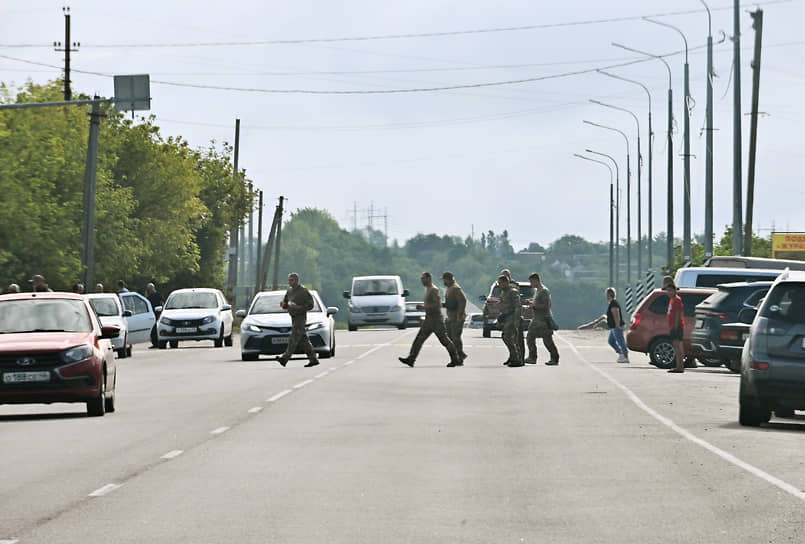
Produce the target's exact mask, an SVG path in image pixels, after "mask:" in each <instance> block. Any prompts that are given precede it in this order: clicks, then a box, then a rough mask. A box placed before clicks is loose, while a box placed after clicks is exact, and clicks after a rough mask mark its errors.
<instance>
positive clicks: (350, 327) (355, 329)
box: [347, 325, 358, 332]
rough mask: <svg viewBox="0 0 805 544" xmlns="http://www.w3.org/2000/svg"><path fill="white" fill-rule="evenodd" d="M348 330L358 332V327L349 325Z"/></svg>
mask: <svg viewBox="0 0 805 544" xmlns="http://www.w3.org/2000/svg"><path fill="white" fill-rule="evenodd" d="M347 328H348V329H349V330H350V331H351V332H355V331H357V330H358V326H357V325H348V326H347Z"/></svg>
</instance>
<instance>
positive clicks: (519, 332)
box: [499, 268, 525, 356]
mask: <svg viewBox="0 0 805 544" xmlns="http://www.w3.org/2000/svg"><path fill="white" fill-rule="evenodd" d="M499 275H503V276H506V277H507V278H509V287H511V288H512V289H513V290H514V291H517V296H519V297H520V304H521V305H522V304H523V297H522V296H521V293H520V284H519V283H517V281H515V279H514V278H513V277H512V273H511V270H509V269H508V268H504V269H503V270H501V271H500V274H499ZM523 317H524V316H523V312H522V308H521V310H520V315H519V316H518V317H517V325H516V327H515V329H514V336H515V339H516V340H517V349H519V350H520V355H523V356H524V355H525V337H524V336H523Z"/></svg>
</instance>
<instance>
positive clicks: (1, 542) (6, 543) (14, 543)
mask: <svg viewBox="0 0 805 544" xmlns="http://www.w3.org/2000/svg"><path fill="white" fill-rule="evenodd" d="M17 542H19V540H0V544H17Z"/></svg>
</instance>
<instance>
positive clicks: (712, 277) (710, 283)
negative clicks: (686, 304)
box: [696, 274, 774, 287]
mask: <svg viewBox="0 0 805 544" xmlns="http://www.w3.org/2000/svg"><path fill="white" fill-rule="evenodd" d="M773 279H774V275H769V274H762V275H758V276H751V275H746V274H699V275H697V276H696V287H716V286H717V285H719V284H722V283H733V282H737V281H771V280H773Z"/></svg>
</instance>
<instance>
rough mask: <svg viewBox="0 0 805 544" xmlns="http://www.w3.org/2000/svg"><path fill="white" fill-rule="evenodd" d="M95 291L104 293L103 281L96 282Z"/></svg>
mask: <svg viewBox="0 0 805 544" xmlns="http://www.w3.org/2000/svg"><path fill="white" fill-rule="evenodd" d="M95 292H96V293H103V284H102V283H96V284H95Z"/></svg>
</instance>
